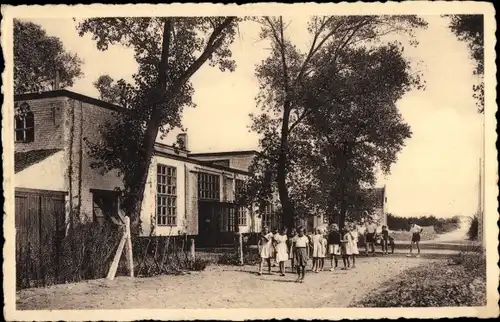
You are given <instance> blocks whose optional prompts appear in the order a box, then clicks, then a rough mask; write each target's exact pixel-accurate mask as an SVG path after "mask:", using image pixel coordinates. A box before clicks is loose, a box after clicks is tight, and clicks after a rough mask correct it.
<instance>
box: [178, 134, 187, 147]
mask: <svg viewBox="0 0 500 322" xmlns="http://www.w3.org/2000/svg"><path fill="white" fill-rule="evenodd" d="M177 143H178V144H179V148H181V149H182V150H186V151H189V150H188V147H189V146H188V136H187V133H185V132H184V133H179V134H177Z"/></svg>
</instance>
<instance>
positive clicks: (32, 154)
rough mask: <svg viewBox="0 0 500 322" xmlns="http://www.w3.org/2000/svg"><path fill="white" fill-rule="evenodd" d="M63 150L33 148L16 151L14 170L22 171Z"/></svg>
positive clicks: (16, 171)
mask: <svg viewBox="0 0 500 322" xmlns="http://www.w3.org/2000/svg"><path fill="white" fill-rule="evenodd" d="M59 151H62V150H61V149H42V150H31V151H26V152H16V153H14V170H15V173H18V172H19V171H22V170H24V169H26V168H28V167H30V166H32V165H34V164H37V163H39V162H41V161H42V160H44V159H46V158H48V157H50V156H51V155H53V154H55V153H56V152H59Z"/></svg>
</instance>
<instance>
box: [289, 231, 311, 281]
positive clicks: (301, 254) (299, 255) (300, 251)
mask: <svg viewBox="0 0 500 322" xmlns="http://www.w3.org/2000/svg"><path fill="white" fill-rule="evenodd" d="M308 248H309V238H307V236H306V235H304V229H303V228H297V236H295V237H294V253H293V260H294V262H295V265H296V266H297V275H298V277H297V280H296V282H298V283H302V282H304V277H305V275H306V266H307V260H308V257H309V256H308V255H309V254H308Z"/></svg>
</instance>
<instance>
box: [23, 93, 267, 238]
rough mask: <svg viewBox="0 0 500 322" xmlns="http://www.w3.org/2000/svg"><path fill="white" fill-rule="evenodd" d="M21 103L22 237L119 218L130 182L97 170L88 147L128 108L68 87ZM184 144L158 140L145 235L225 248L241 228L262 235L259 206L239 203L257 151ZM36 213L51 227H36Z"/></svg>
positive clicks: (149, 182) (145, 204) (144, 217)
mask: <svg viewBox="0 0 500 322" xmlns="http://www.w3.org/2000/svg"><path fill="white" fill-rule="evenodd" d="M15 104H16V111H17V110H20V111H22V112H21V113H20V114H19V115H17V116H16V117H15V129H14V130H15V187H16V229H17V230H18V235H19V236H20V237H19V238H24V239H26V238H27V239H30V240H31V239H36V236H37V234H38V233H37V230H39V231H41V230H42V229H45V230H47V227H55V228H53V229H55V230H56V231H61V230H64V229H65V227H66V226H67V225H68V223H69V221H70V220H73V219H72V218H70V217H71V216H69V214H70V213H71V214H75V213H77V214H78V216H79V220H80V221H98V222H102V221H106V220H110V219H112V218H115V217H116V215H117V213H118V209H119V205H120V197H119V193H118V191H117V189H121V188H123V181H122V178H121V177H120V175H119V174H118V173H117V172H116V171H110V172H106V173H104V172H103V171H102V170H101V169H96V168H93V167H92V166H91V164H92V161H93V160H92V158H91V156H90V155H89V148H88V146H87V143H86V142H92V143H96V142H97V143H98V142H101V141H100V140H102V138H101V134H100V131H101V126H102V125H104V124H105V122H106V121H108V120H113V118H115V117H116V113H122V112H123V110H121V107H119V106H116V105H113V104H109V103H106V102H103V101H101V100H97V99H94V98H91V97H87V96H84V95H80V94H77V93H74V92H71V91H67V90H57V91H50V92H43V93H34V94H23V95H17V96H15ZM180 139H181V140H183V141H184V147H183V149H181V150H179V149H174V148H173V147H172V146H170V145H168V144H165V142H163V139H161V138H160V137H158V139H157V143H156V144H155V151H154V156H153V158H152V160H151V166H150V169H149V173H148V177H147V182H146V187H145V192H144V201H143V204H142V211H141V225H142V227H141V228H142V234H143V235H151V234H154V235H159V236H166V235H179V234H187V235H193V236H197V241H198V242H199V244H201V245H203V244H206V245H221V244H224V243H228V242H230V241H232V240H231V238H232V235H234V231H240V232H252V231H258V230H259V229H260V226H261V222H260V219H259V218H258V217H256V216H255V209H254V208H253V207H250V208H246V207H243V206H240V205H238V204H237V203H236V200H235V196H236V192H237V190H238V189H241V187H242V183H243V180H244V179H245V178H246V177H247V176H248V174H249V173H248V167H249V165H250V163H251V161H252V159H253V156H254V155H255V153H256V152H255V151H231V152H226V153H216V154H214V153H206V154H197V153H190V152H189V151H188V148H189V146H188V138H187V134H185V133H182V134H180ZM49 214H50V215H49ZM34 216H36V218H38V219H39V220H35V221H36V222H46V223H47V224H46V226H47V227H45V228H43V227H35V226H36V225H35V224H33V223H32V224H29V225H28V224H27V223H28V222H29V221H30V220H31V221H32V219H33V218H34ZM48 217H50V218H48ZM54 217H55V218H54ZM27 225H28V226H29V227H28V226H27ZM30 225H31V226H30ZM56 226H57V227H56ZM23 236H24V237H23ZM38 242H39V241H38Z"/></svg>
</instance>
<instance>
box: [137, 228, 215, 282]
mask: <svg viewBox="0 0 500 322" xmlns="http://www.w3.org/2000/svg"><path fill="white" fill-rule="evenodd" d="M133 245H134V258H135V260H134V262H135V265H136V275H137V276H139V277H150V276H156V275H167V274H178V273H181V272H183V271H188V270H196V271H200V270H204V269H205V268H206V267H207V266H208V265H210V264H211V262H212V261H211V260H209V259H207V258H205V257H202V256H196V255H195V258H194V259H193V258H192V256H191V254H190V247H189V242H188V236H184V235H181V236H150V237H137V238H135V242H134V244H133Z"/></svg>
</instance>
